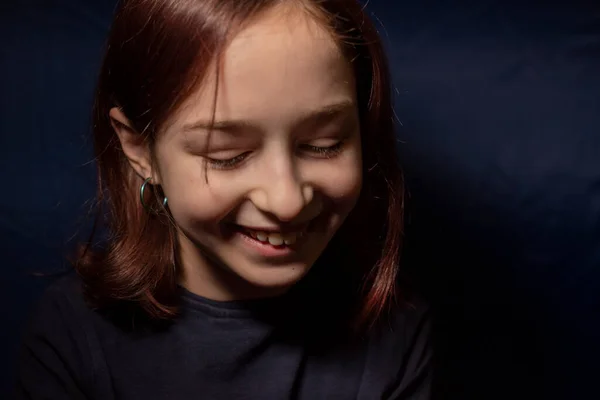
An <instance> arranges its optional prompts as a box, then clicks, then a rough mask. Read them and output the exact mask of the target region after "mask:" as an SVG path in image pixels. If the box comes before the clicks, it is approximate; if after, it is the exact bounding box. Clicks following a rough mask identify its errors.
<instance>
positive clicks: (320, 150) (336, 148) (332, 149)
mask: <svg viewBox="0 0 600 400" xmlns="http://www.w3.org/2000/svg"><path fill="white" fill-rule="evenodd" d="M343 146H344V142H343V141H339V142H337V143H336V144H334V145H332V146H314V145H310V144H303V145H301V146H300V148H301V149H302V150H303V151H306V152H309V153H311V154H313V155H316V156H318V157H323V158H331V157H335V156H336V155H338V154H339V153H340V152H341V151H342V148H343Z"/></svg>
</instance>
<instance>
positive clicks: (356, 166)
mask: <svg viewBox="0 0 600 400" xmlns="http://www.w3.org/2000/svg"><path fill="white" fill-rule="evenodd" d="M358 154H359V153H358ZM324 172H325V171H324ZM326 172H327V173H323V174H322V175H321V176H322V179H323V181H322V186H321V187H322V190H323V192H324V193H325V195H326V196H327V197H328V198H330V199H331V200H332V201H333V202H334V203H335V204H337V205H339V206H340V207H341V208H342V210H340V211H341V212H349V211H350V209H351V208H352V207H354V205H355V203H356V201H357V200H358V197H359V195H360V191H361V189H362V183H363V177H362V164H361V161H360V158H359V157H358V156H356V155H354V154H352V155H351V156H350V157H346V158H345V159H343V160H341V161H340V162H339V163H337V164H336V165H335V167H334V168H331V169H329V170H328V171H326Z"/></svg>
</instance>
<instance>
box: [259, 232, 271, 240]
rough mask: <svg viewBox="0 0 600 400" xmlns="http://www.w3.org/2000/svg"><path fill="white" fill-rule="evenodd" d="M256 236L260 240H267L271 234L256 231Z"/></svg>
mask: <svg viewBox="0 0 600 400" xmlns="http://www.w3.org/2000/svg"><path fill="white" fill-rule="evenodd" d="M256 238H257V239H258V240H260V241H261V242H266V241H267V239H268V238H269V235H267V234H266V233H264V232H256Z"/></svg>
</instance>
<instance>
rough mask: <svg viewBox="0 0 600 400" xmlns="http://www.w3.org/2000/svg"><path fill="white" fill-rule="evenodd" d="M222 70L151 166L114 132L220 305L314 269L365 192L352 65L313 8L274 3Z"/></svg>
mask: <svg viewBox="0 0 600 400" xmlns="http://www.w3.org/2000/svg"><path fill="white" fill-rule="evenodd" d="M215 75H216V74H215ZM219 75H220V76H219V78H218V86H215V85H217V77H216V76H214V75H212V76H207V77H206V79H205V80H204V82H203V84H202V86H201V87H200V88H199V90H198V91H197V92H196V93H194V94H193V95H192V96H191V97H190V98H189V99H187V101H186V102H185V103H184V104H183V105H182V107H181V108H180V109H179V111H178V112H177V113H176V114H175V115H174V116H173V117H172V118H171V119H170V121H169V123H168V124H167V125H166V127H165V129H164V132H161V133H160V135H159V136H158V138H157V141H156V143H155V145H154V146H153V149H151V150H152V152H153V159H154V162H151V161H150V160H151V159H152V157H150V151H149V150H148V149H146V150H145V149H144V148H143V146H144V145H143V144H142V143H139V141H136V140H131V138H129V137H128V135H127V134H126V133H124V131H123V129H124V128H123V127H121V128H119V127H118V126H117V127H116V129H117V132H118V133H119V137H120V139H121V143H122V145H123V150H124V152H125V154H126V155H127V156H128V158H129V159H130V161H131V163H132V165H133V167H134V168H135V169H136V170H137V172H138V174H140V175H141V176H144V177H146V176H152V177H153V182H154V183H155V184H160V185H161V186H162V190H163V192H164V193H165V195H166V196H167V197H168V205H169V211H170V213H171V215H172V217H173V219H174V221H175V223H176V225H177V227H178V231H179V237H178V241H179V260H180V263H181V269H182V280H183V282H182V283H183V284H184V286H186V287H187V288H188V289H189V290H191V291H192V292H195V293H197V294H200V295H202V296H206V297H208V298H212V299H215V300H231V299H242V298H252V297H264V296H270V295H275V294H278V293H281V292H283V291H285V290H286V289H288V288H289V287H290V286H292V285H294V284H295V283H297V282H298V281H299V280H300V279H301V278H302V277H303V276H304V275H305V274H306V273H307V272H308V271H309V269H310V268H311V266H312V265H313V264H314V262H315V261H316V260H317V258H318V257H319V256H320V254H321V253H322V252H323V250H324V249H325V247H326V246H327V244H328V242H329V241H330V239H331V238H332V237H333V235H334V234H335V233H336V231H337V230H338V229H339V228H340V226H341V225H342V223H343V221H344V219H345V218H346V216H347V215H348V214H349V212H350V211H351V210H352V208H353V207H354V205H355V203H356V201H357V198H358V196H359V193H360V189H361V185H362V172H361V171H362V163H361V146H360V129H359V118H358V110H357V104H356V93H355V80H354V76H353V72H352V68H351V65H350V64H349V62H348V60H347V59H346V58H345V57H344V55H343V54H342V52H341V50H340V49H339V48H338V46H337V45H336V43H335V41H334V40H333V38H332V37H331V35H330V34H329V33H328V32H327V31H326V30H325V29H323V28H321V27H320V26H319V25H318V24H317V23H316V22H314V20H312V19H310V17H308V16H307V15H306V14H305V13H303V12H301V11H298V12H293V13H290V12H289V10H288V12H285V13H283V12H282V11H281V10H278V9H274V10H272V11H271V12H269V13H267V14H265V15H263V16H262V17H261V18H260V19H258V20H256V21H255V22H254V23H253V24H251V25H249V26H248V27H247V28H246V29H244V30H242V31H241V32H240V33H238V34H237V35H236V36H235V37H234V38H233V40H232V41H231V43H230V45H229V46H228V48H227V49H226V51H225V53H224V54H223V58H222V65H221V69H220V74H219ZM215 88H217V90H216V92H215ZM215 93H216V95H217V97H216V109H215V108H214V107H213V106H214V105H215V98H214V95H215ZM213 110H214V112H215V113H214V117H215V119H214V126H213V129H212V131H211V130H210V126H211V121H212V116H213ZM111 117H112V118H113V121H117V122H122V123H123V126H126V123H127V122H126V120H125V119H124V116H122V115H119V112H118V110H116V109H113V110H112V111H111Z"/></svg>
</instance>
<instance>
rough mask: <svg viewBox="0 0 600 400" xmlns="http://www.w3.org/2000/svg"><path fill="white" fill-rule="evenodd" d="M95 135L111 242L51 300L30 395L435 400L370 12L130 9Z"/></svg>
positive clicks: (293, 1) (25, 383) (297, 4)
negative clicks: (410, 289) (403, 243)
mask: <svg viewBox="0 0 600 400" xmlns="http://www.w3.org/2000/svg"><path fill="white" fill-rule="evenodd" d="M94 140H95V148H96V157H97V164H98V182H99V190H98V194H99V204H100V205H101V206H102V208H101V214H100V216H101V218H102V219H103V220H107V226H106V228H107V232H108V233H109V235H108V238H107V240H104V241H103V242H102V243H101V244H100V245H93V246H92V245H88V246H87V247H86V248H84V250H83V251H82V254H81V256H80V257H79V259H78V261H77V262H76V263H75V269H76V271H77V274H74V275H77V276H76V277H75V276H67V277H65V278H62V279H61V280H60V281H59V282H57V283H56V284H54V285H53V286H52V287H51V288H50V289H49V290H48V292H47V294H46V295H45V297H44V299H43V301H42V302H41V305H40V308H39V310H38V311H37V313H36V314H35V316H34V319H33V321H32V325H31V327H30V329H29V332H28V333H27V335H26V338H25V345H24V350H23V353H22V357H21V360H20V373H19V382H18V394H19V396H20V398H27V399H50V398H51V399H98V400H112V399H153V400H161V399H192V398H194V399H267V400H270V399H275V400H276V399H307V400H317V399H382V398H385V399H427V398H429V390H430V389H429V385H430V363H431V354H430V349H429V346H428V326H429V323H428V318H427V313H425V312H424V310H423V308H422V307H421V306H420V305H419V303H418V302H417V301H416V300H414V299H412V298H411V297H410V296H409V295H408V293H407V292H406V291H404V290H402V289H401V288H397V286H396V280H397V265H398V251H399V247H400V237H401V229H402V226H401V225H402V224H401V222H402V213H403V206H402V201H403V188H402V181H401V176H400V173H399V169H398V166H397V160H396V153H395V147H396V143H395V138H394V129H393V110H392V105H391V94H390V79H389V76H388V69H387V65H386V63H385V59H384V54H383V50H382V46H381V43H380V40H379V38H378V36H377V33H376V30H375V28H374V27H373V25H372V24H371V22H370V21H369V20H368V19H367V17H366V16H365V14H364V12H363V8H362V6H361V5H360V4H359V3H358V2H356V1H355V0H124V1H122V4H121V5H120V7H119V9H118V11H117V14H116V17H115V20H114V24H113V26H112V29H111V33H110V36H109V40H108V48H107V53H106V57H105V60H104V64H103V67H102V71H101V76H100V80H99V85H98V90H97V94H96V102H95V112H94Z"/></svg>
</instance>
